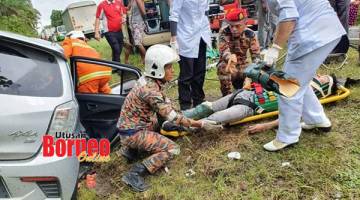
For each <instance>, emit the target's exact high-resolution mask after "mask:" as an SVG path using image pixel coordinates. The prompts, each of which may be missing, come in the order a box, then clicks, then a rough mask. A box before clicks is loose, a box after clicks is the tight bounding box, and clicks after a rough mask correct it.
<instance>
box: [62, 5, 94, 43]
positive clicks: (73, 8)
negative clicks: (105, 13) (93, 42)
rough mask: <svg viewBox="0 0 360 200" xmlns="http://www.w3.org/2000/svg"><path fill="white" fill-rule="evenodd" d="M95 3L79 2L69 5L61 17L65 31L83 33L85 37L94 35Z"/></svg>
mask: <svg viewBox="0 0 360 200" xmlns="http://www.w3.org/2000/svg"><path fill="white" fill-rule="evenodd" d="M95 14H96V3H95V2H94V1H81V2H76V3H72V4H70V5H69V6H68V7H66V9H65V10H64V11H63V12H62V14H61V16H62V19H63V23H64V25H65V28H66V31H67V32H70V31H72V30H79V31H83V32H84V34H85V35H86V37H88V38H90V37H92V36H93V35H94V28H95V24H94V23H95Z"/></svg>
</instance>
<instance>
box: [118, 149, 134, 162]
mask: <svg viewBox="0 0 360 200" xmlns="http://www.w3.org/2000/svg"><path fill="white" fill-rule="evenodd" d="M119 153H120V155H122V156H123V157H125V158H126V160H127V162H128V163H133V162H135V161H136V160H137V159H138V151H137V149H131V148H122V149H120V150H119Z"/></svg>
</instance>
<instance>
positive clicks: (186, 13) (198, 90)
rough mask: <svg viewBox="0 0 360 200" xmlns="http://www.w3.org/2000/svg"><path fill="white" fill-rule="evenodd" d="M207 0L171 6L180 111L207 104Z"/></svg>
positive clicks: (183, 0)
mask: <svg viewBox="0 0 360 200" xmlns="http://www.w3.org/2000/svg"><path fill="white" fill-rule="evenodd" d="M208 10H209V3H208V0H176V1H173V2H172V4H171V6H170V17H169V20H170V31H171V40H170V45H171V47H172V48H173V49H174V50H175V51H177V52H178V53H179V55H180V61H179V65H180V75H179V81H178V86H179V88H178V91H179V103H180V109H181V110H186V109H189V108H191V107H192V106H194V107H195V106H196V105H198V104H200V103H202V102H203V101H204V98H205V93H204V90H203V85H204V80H205V72H206V45H208V46H210V45H211V38H210V34H211V32H210V23H209V19H208V16H207V12H208Z"/></svg>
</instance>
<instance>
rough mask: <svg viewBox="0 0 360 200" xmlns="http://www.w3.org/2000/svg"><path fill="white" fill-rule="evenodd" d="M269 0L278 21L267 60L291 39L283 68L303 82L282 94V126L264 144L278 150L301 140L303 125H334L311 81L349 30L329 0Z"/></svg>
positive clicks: (274, 57) (266, 54) (269, 61)
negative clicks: (288, 95)
mask: <svg viewBox="0 0 360 200" xmlns="http://www.w3.org/2000/svg"><path fill="white" fill-rule="evenodd" d="M267 2H268V4H269V10H270V12H271V13H273V14H274V15H276V16H278V22H277V27H276V32H275V35H274V40H273V45H272V47H271V48H269V49H268V50H267V51H266V53H265V55H264V61H265V62H266V63H267V64H268V65H272V64H274V63H275V62H276V61H277V59H278V57H279V51H280V50H281V49H282V48H283V47H284V46H285V45H286V42H287V41H288V44H287V48H288V50H287V57H286V61H285V64H284V68H283V71H284V72H285V73H287V74H288V75H290V76H292V77H295V78H296V79H297V80H298V81H299V83H300V86H301V88H300V89H299V91H298V92H297V93H296V94H295V95H294V96H293V97H291V98H286V97H280V98H279V111H280V113H279V129H278V131H277V135H276V138H275V139H274V140H272V141H271V142H269V143H267V144H265V145H264V148H265V150H268V151H277V150H280V149H283V148H285V147H287V146H289V145H291V144H295V143H297V142H298V141H299V137H300V133H301V130H302V129H313V128H326V130H329V129H330V128H331V122H330V120H329V119H328V117H327V116H326V114H325V113H324V109H323V107H322V106H321V104H320V102H319V100H318V99H317V98H316V96H315V94H314V92H313V90H312V89H311V87H310V85H309V83H310V81H311V80H312V78H313V77H314V76H315V74H316V70H317V69H318V68H319V66H320V65H321V63H323V61H324V60H325V58H326V57H327V56H328V54H329V53H330V52H331V51H332V50H333V49H334V47H335V46H336V45H337V44H338V42H339V41H340V38H341V36H342V35H344V34H346V32H345V30H344V28H343V26H342V25H341V23H340V21H339V19H338V17H337V15H336V13H335V11H334V10H333V8H332V7H331V6H330V4H329V2H328V1H327V0H267ZM301 118H302V120H303V122H302V123H301Z"/></svg>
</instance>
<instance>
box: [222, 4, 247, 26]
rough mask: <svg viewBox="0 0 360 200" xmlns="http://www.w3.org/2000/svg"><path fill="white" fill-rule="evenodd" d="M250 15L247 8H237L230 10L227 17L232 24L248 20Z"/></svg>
mask: <svg viewBox="0 0 360 200" xmlns="http://www.w3.org/2000/svg"><path fill="white" fill-rule="evenodd" d="M247 17H248V14H247V11H246V9H243V8H235V9H232V10H230V11H229V12H228V13H227V14H226V16H225V19H226V21H227V22H228V23H229V24H230V25H237V24H240V23H241V22H242V21H243V20H246V19H247Z"/></svg>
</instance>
